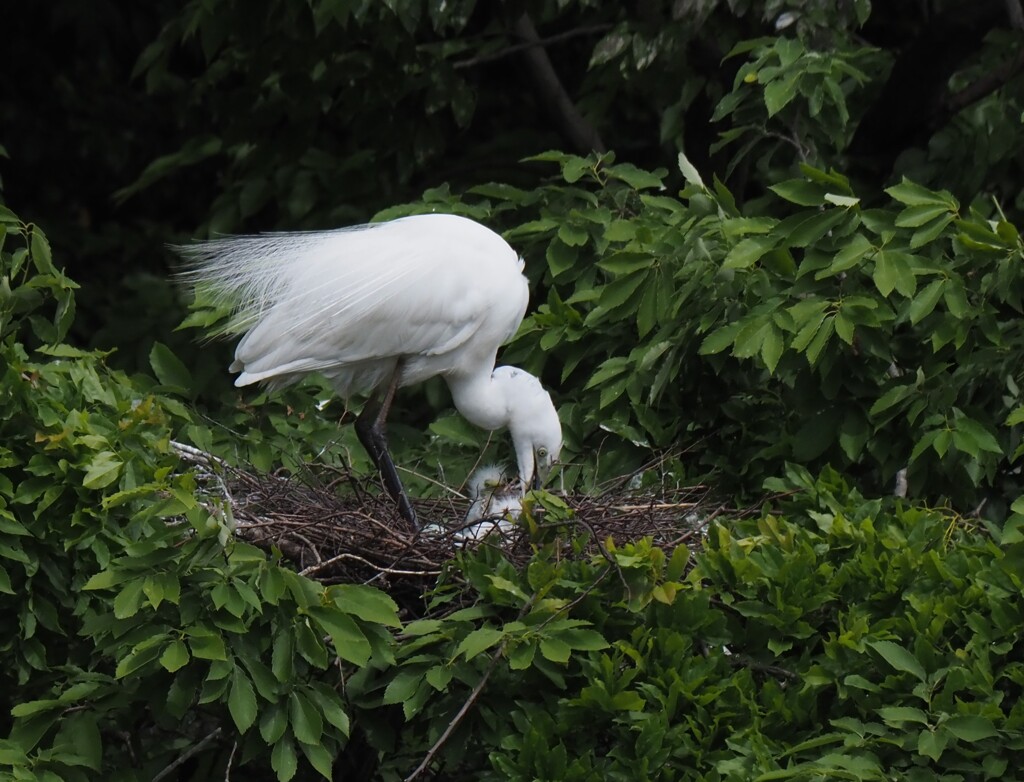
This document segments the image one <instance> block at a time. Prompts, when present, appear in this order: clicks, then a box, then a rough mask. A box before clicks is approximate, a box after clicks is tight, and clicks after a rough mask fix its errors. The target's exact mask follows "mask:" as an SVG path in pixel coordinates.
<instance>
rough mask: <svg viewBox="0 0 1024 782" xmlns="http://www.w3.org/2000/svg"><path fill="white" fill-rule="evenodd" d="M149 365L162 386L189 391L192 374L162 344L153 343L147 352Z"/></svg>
mask: <svg viewBox="0 0 1024 782" xmlns="http://www.w3.org/2000/svg"><path fill="white" fill-rule="evenodd" d="M149 365H150V366H151V367H152V368H153V372H154V374H155V375H156V378H157V380H159V381H160V383H161V384H162V385H165V386H174V387H175V388H181V389H184V390H186V391H187V390H189V389H191V388H192V374H191V373H190V372H189V371H188V368H187V367H186V366H185V365H184V364H183V363H182V362H181V359H179V358H178V357H177V356H176V355H174V353H172V352H171V349H170V348H169V347H167V346H166V345H164V344H163V343H162V342H154V343H153V348H152V349H151V350H150V351H149Z"/></svg>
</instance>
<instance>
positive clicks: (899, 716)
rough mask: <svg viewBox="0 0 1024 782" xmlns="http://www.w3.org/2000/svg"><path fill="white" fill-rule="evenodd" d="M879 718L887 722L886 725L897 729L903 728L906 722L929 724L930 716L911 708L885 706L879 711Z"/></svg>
mask: <svg viewBox="0 0 1024 782" xmlns="http://www.w3.org/2000/svg"><path fill="white" fill-rule="evenodd" d="M878 716H880V717H881V718H882V719H883V720H885V722H886V724H888V725H895V726H897V727H899V726H902V725H903V723H905V722H919V723H921V724H922V725H927V724H928V715H926V714H925V713H924V712H923V711H921V710H920V709H914V708H911V707H909V706H883V707H882V708H880V709H879V710H878Z"/></svg>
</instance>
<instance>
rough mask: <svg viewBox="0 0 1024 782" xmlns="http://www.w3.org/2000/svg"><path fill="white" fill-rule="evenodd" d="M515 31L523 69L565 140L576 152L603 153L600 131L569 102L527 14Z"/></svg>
mask: <svg viewBox="0 0 1024 782" xmlns="http://www.w3.org/2000/svg"><path fill="white" fill-rule="evenodd" d="M513 30H514V31H515V33H516V34H517V35H518V36H519V37H520V38H522V39H523V41H524V42H525V43H526V45H527V46H526V48H524V49H523V57H524V58H525V59H526V66H527V69H528V70H529V71H530V74H531V75H532V77H533V80H534V82H535V83H536V85H537V91H538V93H539V96H540V100H541V103H543V104H544V107H545V108H546V109H547V110H548V112H549V113H550V114H551V116H552V118H553V119H554V121H555V123H556V124H557V125H558V126H559V128H560V129H561V131H562V133H563V134H564V135H565V136H566V137H567V138H568V139H569V141H570V142H571V143H572V145H573V146H574V147H575V148H576V150H577V151H579V152H581V153H583V154H586V153H588V152H594V151H596V152H604V151H606V149H607V147H605V145H604V141H602V140H601V136H600V134H599V133H598V132H597V130H596V129H595V128H594V126H593V125H591V124H590V123H589V122H588V121H587V120H586V119H585V118H584V117H583V115H582V114H580V112H579V109H577V108H576V105H575V104H574V103H573V102H572V98H570V97H569V93H568V92H566V89H565V86H564V85H563V84H562V81H561V79H559V78H558V74H557V73H556V72H555V68H554V66H553V65H552V64H551V58H550V57H548V53H547V51H545V49H544V47H543V45H542V43H541V39H540V36H539V35H537V29H536V28H535V27H534V26H533V22H532V21H531V20H530V17H529V15H528V14H523V15H522V16H520V17H519V19H517V20H516V22H515V24H514V25H513Z"/></svg>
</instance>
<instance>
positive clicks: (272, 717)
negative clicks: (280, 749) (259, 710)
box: [260, 703, 288, 744]
mask: <svg viewBox="0 0 1024 782" xmlns="http://www.w3.org/2000/svg"><path fill="white" fill-rule="evenodd" d="M287 727H288V714H287V712H286V711H285V708H284V705H283V704H280V703H274V704H271V705H270V706H268V707H267V708H265V709H264V710H263V715H262V716H261V717H260V736H261V737H262V738H263V740H264V741H265V742H266V743H267V744H274V743H276V742H277V741H278V740H279V739H280V738H281V737H282V736H283V735H284V731H285V728H287Z"/></svg>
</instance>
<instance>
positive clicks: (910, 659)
mask: <svg viewBox="0 0 1024 782" xmlns="http://www.w3.org/2000/svg"><path fill="white" fill-rule="evenodd" d="M868 646H870V647H871V648H872V649H874V650H875V651H876V652H878V653H879V654H880V655H881V656H882V659H884V660H885V661H886V662H887V663H889V665H891V666H892V667H893V668H895V669H896V670H897V671H904V672H906V673H909V674H911V675H913V676H915V677H916V678H918V679H920V680H921V681H925V679H926V678H927V677H926V675H925V672H924V668H923V667H922V665H921V663H920V662H919V661H918V659H917V658H916V657H915V656H914V655H913V654H912V653H911V652H910V651H908V650H907V649H904V648H903V647H902V646H900V645H899V644H897V643H893V642H892V641H868Z"/></svg>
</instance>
